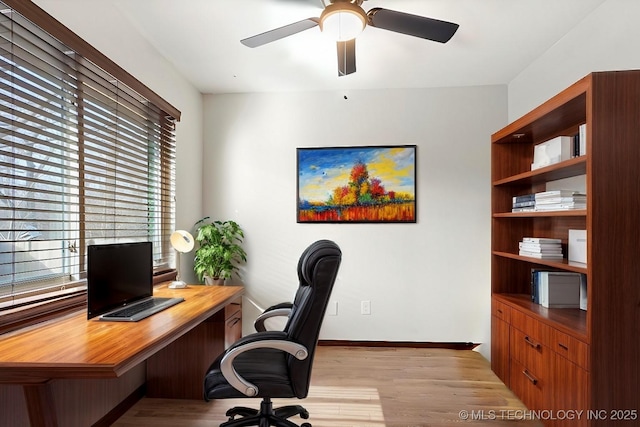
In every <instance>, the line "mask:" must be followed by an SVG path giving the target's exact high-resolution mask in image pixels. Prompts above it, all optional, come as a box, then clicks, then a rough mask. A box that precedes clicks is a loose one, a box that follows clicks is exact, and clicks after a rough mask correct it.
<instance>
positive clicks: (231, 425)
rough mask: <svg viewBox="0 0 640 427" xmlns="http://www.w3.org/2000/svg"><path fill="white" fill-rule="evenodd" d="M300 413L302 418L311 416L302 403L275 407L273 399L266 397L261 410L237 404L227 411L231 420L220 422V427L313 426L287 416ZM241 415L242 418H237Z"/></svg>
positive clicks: (261, 404)
mask: <svg viewBox="0 0 640 427" xmlns="http://www.w3.org/2000/svg"><path fill="white" fill-rule="evenodd" d="M295 415H300V418H303V419H307V418H309V412H308V411H307V410H306V409H304V408H303V407H302V406H300V405H290V406H283V407H281V408H276V409H274V408H273V404H272V403H271V399H269V398H268V397H265V398H264V399H263V400H262V402H261V403H260V410H259V411H258V410H257V409H252V408H245V407H244V406H237V407H235V408H231V409H229V410H228V411H227V417H229V421H227V422H225V423H222V424H220V427H241V426H258V427H270V426H276V427H311V424H309V423H302V424H301V425H300V426H298V424H295V423H293V422H291V421H289V420H288V419H287V418H289V417H293V416H295ZM237 416H240V417H241V418H236V417H237Z"/></svg>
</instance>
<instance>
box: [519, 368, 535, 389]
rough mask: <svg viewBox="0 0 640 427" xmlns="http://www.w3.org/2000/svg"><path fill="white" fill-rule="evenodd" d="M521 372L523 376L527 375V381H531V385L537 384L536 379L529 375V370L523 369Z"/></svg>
mask: <svg viewBox="0 0 640 427" xmlns="http://www.w3.org/2000/svg"><path fill="white" fill-rule="evenodd" d="M522 373H523V374H524V376H525V377H527V379H528V380H529V381H531V384H533V385H536V384H538V380H537V379H536V378H535V377H534V376H533V375H531V374H530V373H529V371H527V370H526V369H525V370H524V371H522Z"/></svg>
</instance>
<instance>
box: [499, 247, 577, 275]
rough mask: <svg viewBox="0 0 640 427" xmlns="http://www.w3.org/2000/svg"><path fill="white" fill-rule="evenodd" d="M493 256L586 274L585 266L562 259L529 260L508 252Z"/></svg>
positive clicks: (529, 258)
mask: <svg viewBox="0 0 640 427" xmlns="http://www.w3.org/2000/svg"><path fill="white" fill-rule="evenodd" d="M493 255H495V256H499V257H503V258H510V259H515V260H519V261H522V262H527V263H531V264H537V265H544V266H547V267H550V268H553V269H557V270H564V271H572V272H574V273H582V274H587V265H586V264H582V263H577V262H569V261H568V260H567V259H563V260H562V261H551V260H548V259H538V258H531V257H525V256H522V255H518V254H512V253H509V252H499V251H494V252H493Z"/></svg>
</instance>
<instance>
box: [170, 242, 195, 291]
mask: <svg viewBox="0 0 640 427" xmlns="http://www.w3.org/2000/svg"><path fill="white" fill-rule="evenodd" d="M169 240H170V241H171V246H172V247H173V249H175V250H176V254H177V257H176V273H177V274H176V280H175V281H173V282H171V284H170V285H169V287H170V288H171V289H181V288H186V287H187V284H186V283H185V282H183V281H182V280H180V254H181V253H183V254H186V253H187V252H191V250H192V249H193V245H194V240H193V236H192V235H191V233H189V232H188V231H185V230H176V231H174V232H173V233H171V238H170V239H169Z"/></svg>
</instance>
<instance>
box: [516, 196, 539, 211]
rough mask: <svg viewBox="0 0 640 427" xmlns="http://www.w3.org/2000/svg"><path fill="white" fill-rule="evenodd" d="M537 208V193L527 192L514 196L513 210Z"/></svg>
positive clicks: (533, 209) (532, 209)
mask: <svg viewBox="0 0 640 427" xmlns="http://www.w3.org/2000/svg"><path fill="white" fill-rule="evenodd" d="M535 210H536V195H535V194H525V195H523V196H514V197H513V201H512V204H511V212H530V211H535Z"/></svg>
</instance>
